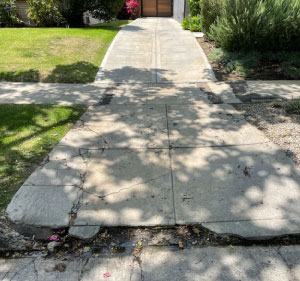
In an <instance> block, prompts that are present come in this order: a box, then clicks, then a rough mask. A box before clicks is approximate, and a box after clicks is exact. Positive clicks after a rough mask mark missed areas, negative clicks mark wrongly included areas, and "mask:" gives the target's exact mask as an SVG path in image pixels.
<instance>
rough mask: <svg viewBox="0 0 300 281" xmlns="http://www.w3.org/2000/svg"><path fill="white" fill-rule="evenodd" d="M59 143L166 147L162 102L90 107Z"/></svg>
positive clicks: (86, 145) (164, 115)
mask: <svg viewBox="0 0 300 281" xmlns="http://www.w3.org/2000/svg"><path fill="white" fill-rule="evenodd" d="M60 145H65V146H71V147H81V148H88V149H102V148H124V147H125V148H126V147H127V148H147V147H148V148H155V147H158V148H168V133H167V119H166V112H165V106H164V105H111V106H101V107H93V108H90V109H88V111H87V112H86V113H85V114H84V115H83V116H82V117H81V120H80V121H79V122H78V123H77V124H76V126H75V128H73V129H72V130H71V131H69V132H68V133H67V135H66V136H65V137H64V138H63V139H62V140H61V142H60Z"/></svg>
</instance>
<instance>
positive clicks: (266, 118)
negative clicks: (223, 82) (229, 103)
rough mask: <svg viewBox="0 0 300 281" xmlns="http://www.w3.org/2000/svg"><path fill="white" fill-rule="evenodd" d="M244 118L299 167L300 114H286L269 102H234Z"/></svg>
mask: <svg viewBox="0 0 300 281" xmlns="http://www.w3.org/2000/svg"><path fill="white" fill-rule="evenodd" d="M234 107H235V108H236V109H237V110H239V111H241V112H242V113H243V114H244V116H245V118H246V120H247V121H248V122H250V123H252V124H253V125H254V126H256V127H257V128H258V129H260V130H262V131H263V132H264V133H265V134H266V136H267V137H268V138H269V139H270V140H271V141H272V142H274V143H276V144H277V145H279V146H280V147H281V148H282V149H283V150H285V151H286V152H287V154H288V155H289V156H290V157H291V158H292V159H293V160H294V162H295V163H296V165H297V166H298V167H300V115H296V114H287V113H286V112H285V111H284V109H282V108H274V107H272V106H271V104H270V103H252V104H235V105H234Z"/></svg>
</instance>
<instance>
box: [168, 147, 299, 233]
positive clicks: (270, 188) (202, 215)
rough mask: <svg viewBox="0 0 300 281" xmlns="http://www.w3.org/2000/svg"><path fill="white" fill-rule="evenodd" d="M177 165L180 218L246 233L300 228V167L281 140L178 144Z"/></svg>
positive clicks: (174, 152) (174, 155)
mask: <svg viewBox="0 0 300 281" xmlns="http://www.w3.org/2000/svg"><path fill="white" fill-rule="evenodd" d="M172 167H173V175H174V196H175V213H176V223H179V224H189V223H203V226H205V227H208V228H209V229H210V230H212V231H215V232H217V233H228V231H229V232H230V233H233V234H238V235H242V236H244V237H253V236H255V237H256V236H257V237H264V236H275V235H281V234H294V233H300V228H299V217H300V209H299V204H300V173H299V170H298V169H297V168H296V167H295V165H294V163H292V161H291V159H289V158H288V157H287V156H286V154H285V153H284V152H283V151H280V149H278V148H277V146H275V145H272V144H264V145H259V146H257V145H247V146H229V147H206V148H188V149H185V148H177V149H174V150H172ZM227 222H228V223H227Z"/></svg>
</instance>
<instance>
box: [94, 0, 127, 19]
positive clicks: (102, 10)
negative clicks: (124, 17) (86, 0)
mask: <svg viewBox="0 0 300 281" xmlns="http://www.w3.org/2000/svg"><path fill="white" fill-rule="evenodd" d="M123 5H124V0H93V1H92V3H91V5H90V7H89V11H90V12H91V14H92V15H93V17H95V18H97V19H100V20H104V21H111V20H112V19H114V18H115V17H116V16H117V15H118V13H119V12H120V11H121V9H122V7H123Z"/></svg>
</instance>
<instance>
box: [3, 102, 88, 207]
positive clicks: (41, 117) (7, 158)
mask: <svg viewBox="0 0 300 281" xmlns="http://www.w3.org/2000/svg"><path fill="white" fill-rule="evenodd" d="M83 111H84V108H82V107H62V106H54V105H0V210H1V209H3V208H5V207H6V205H7V204H8V203H9V202H10V200H11V198H12V196H13V195H14V193H15V192H16V191H17V190H18V188H19V187H20V186H21V185H22V183H23V182H24V181H25V180H26V178H27V177H28V176H29V175H30V174H31V173H32V172H33V170H34V169H35V168H36V167H37V165H38V164H39V163H41V161H42V160H43V158H44V157H46V155H47V154H48V153H49V152H50V150H51V149H52V148H53V147H54V146H55V144H56V143H57V142H58V141H59V140H60V139H61V138H62V137H63V136H64V135H65V134H66V132H67V131H68V130H69V129H70V127H71V126H72V125H73V124H74V122H75V121H76V120H77V119H78V118H79V117H80V116H81V114H82V113H83Z"/></svg>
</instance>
